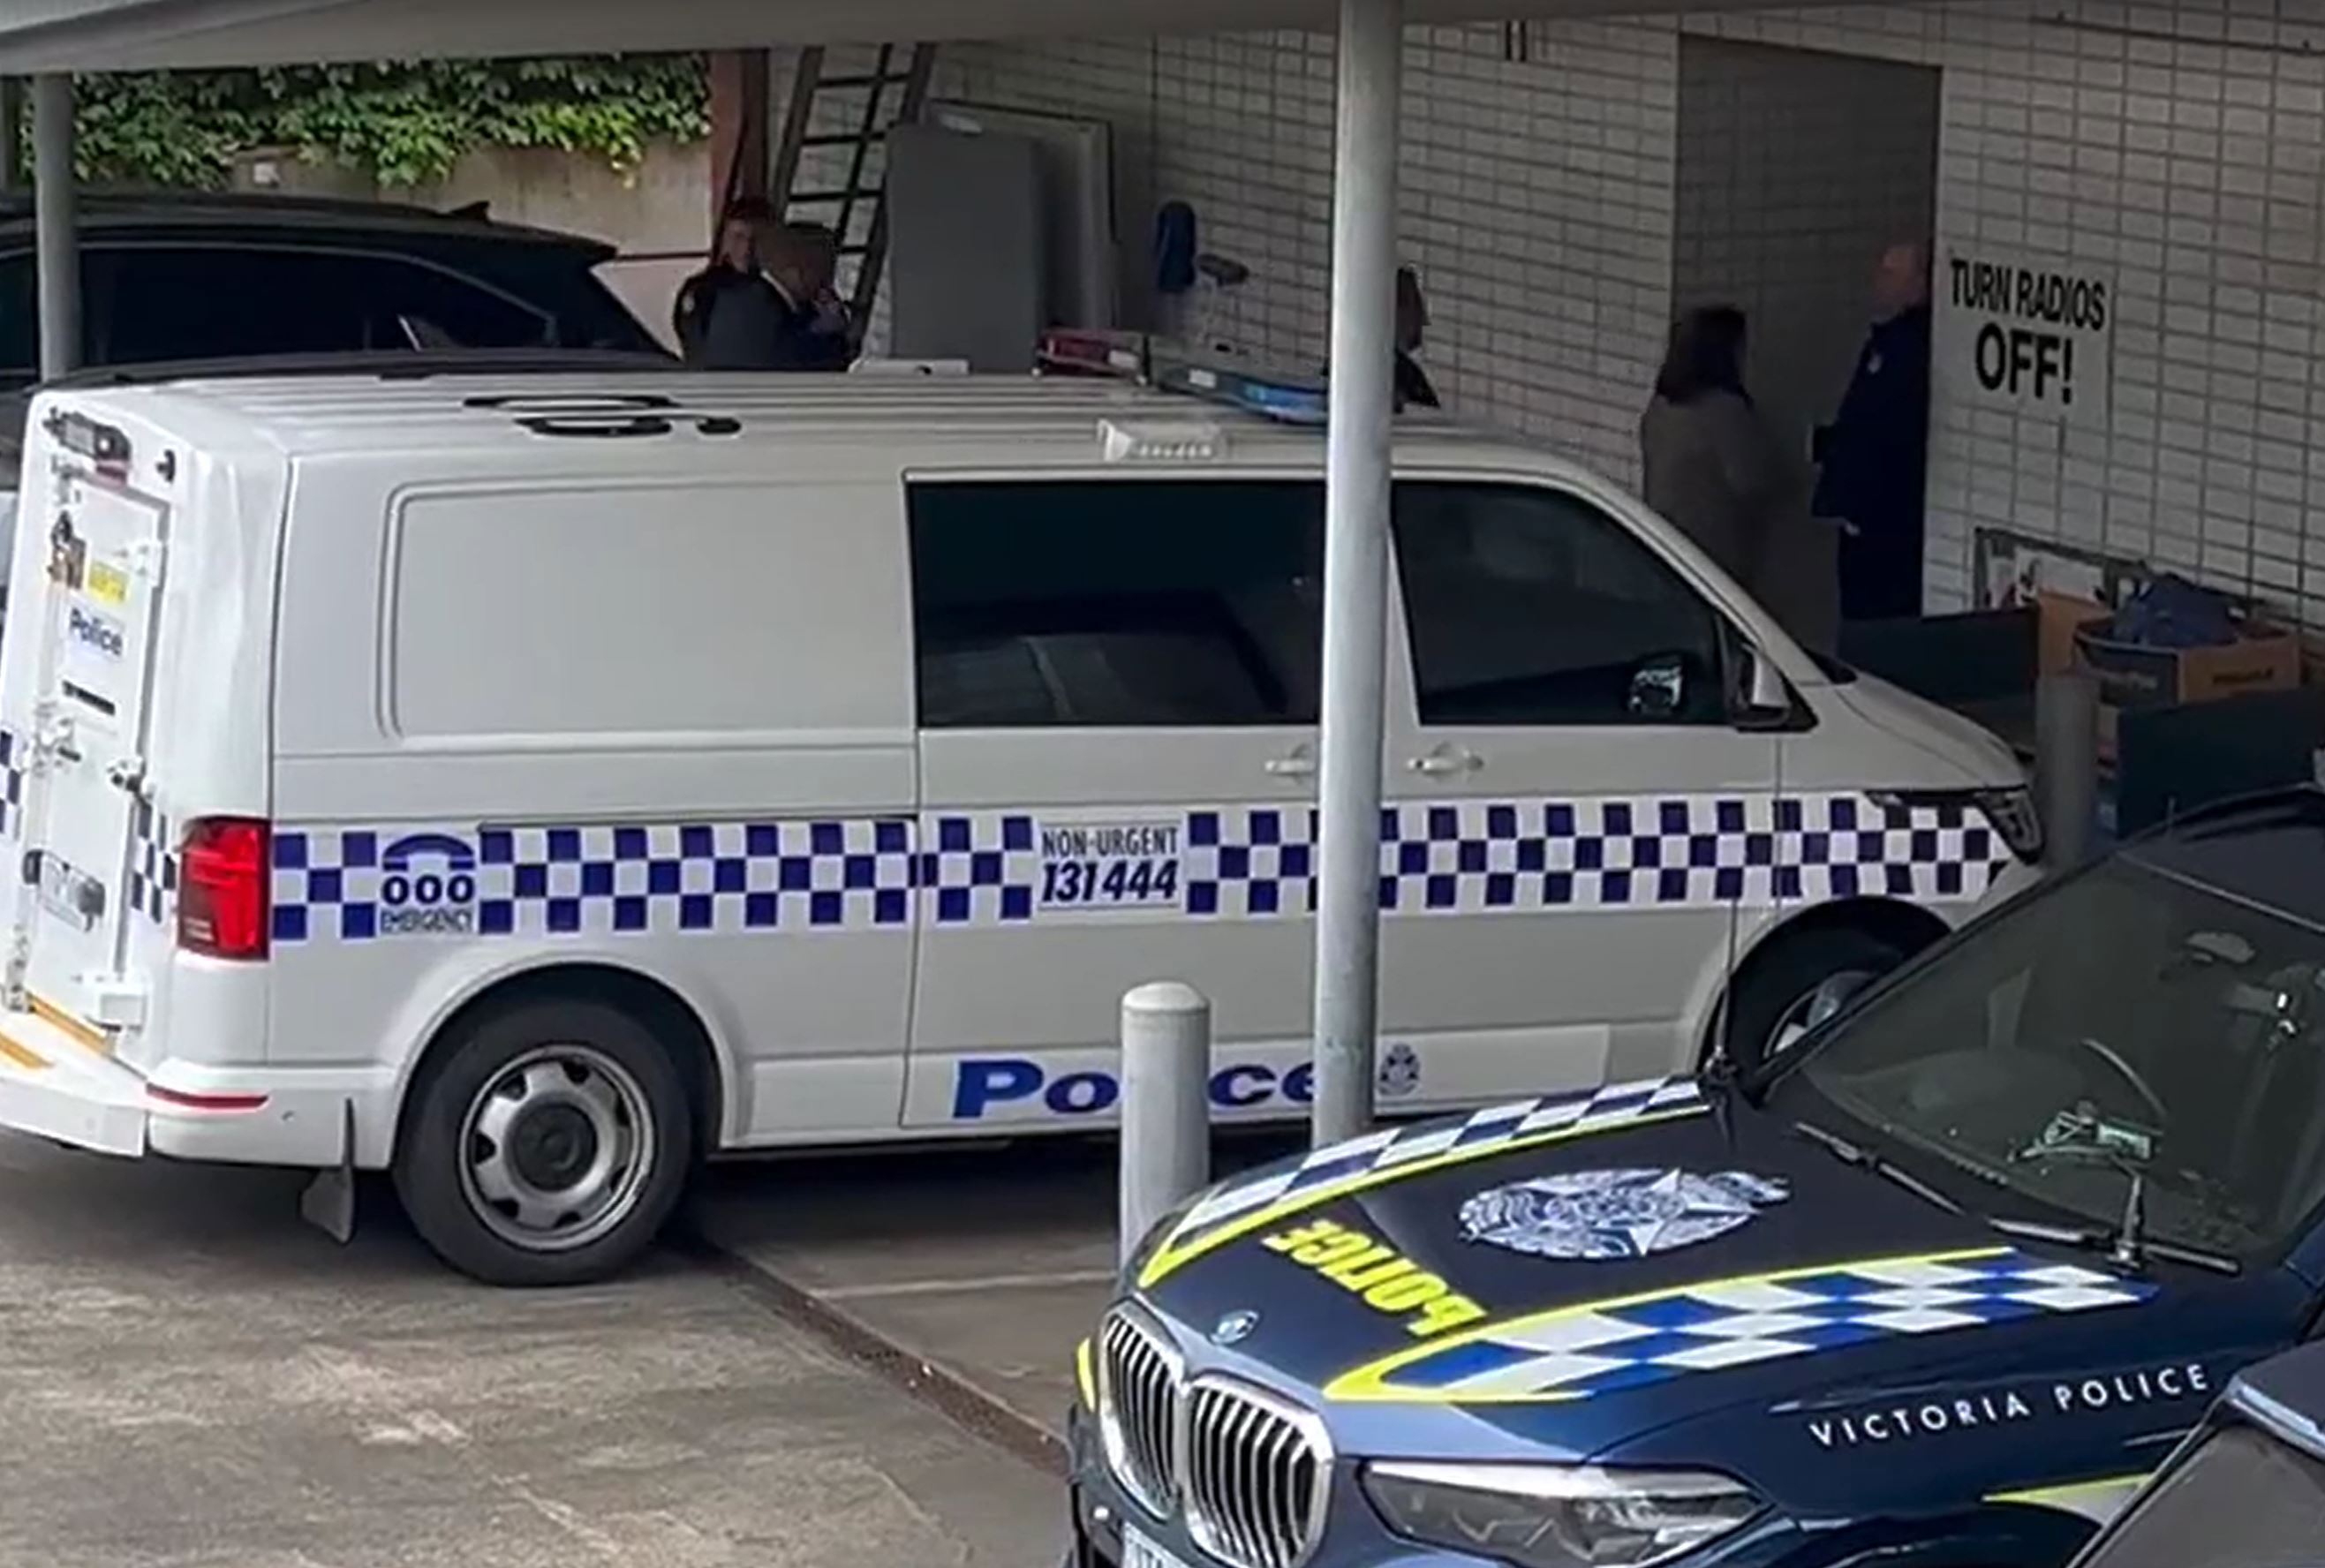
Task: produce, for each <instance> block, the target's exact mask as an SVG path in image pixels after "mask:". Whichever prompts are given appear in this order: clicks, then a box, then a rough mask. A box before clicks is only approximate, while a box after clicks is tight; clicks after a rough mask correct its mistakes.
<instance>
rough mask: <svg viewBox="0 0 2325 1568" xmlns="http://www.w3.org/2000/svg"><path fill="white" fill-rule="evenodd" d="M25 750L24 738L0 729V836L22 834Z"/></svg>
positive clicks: (27, 766)
mask: <svg viewBox="0 0 2325 1568" xmlns="http://www.w3.org/2000/svg"><path fill="white" fill-rule="evenodd" d="M24 753H25V742H24V737H23V736H22V735H20V734H18V733H16V732H15V731H14V730H10V729H0V838H21V837H23V834H24V784H25V779H26V776H27V774H28V773H29V772H30V771H31V769H30V766H29V765H28V762H27V760H26V758H25V755H24Z"/></svg>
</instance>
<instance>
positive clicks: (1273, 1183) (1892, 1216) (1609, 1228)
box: [1135, 1080, 2236, 1458]
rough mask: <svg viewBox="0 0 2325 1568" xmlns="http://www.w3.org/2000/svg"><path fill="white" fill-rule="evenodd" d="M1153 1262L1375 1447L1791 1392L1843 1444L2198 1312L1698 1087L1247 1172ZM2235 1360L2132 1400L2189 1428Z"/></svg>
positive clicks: (1567, 1450) (1361, 1441)
mask: <svg viewBox="0 0 2325 1568" xmlns="http://www.w3.org/2000/svg"><path fill="white" fill-rule="evenodd" d="M2235 1283H2236V1282H2233V1281H2219V1282H2201V1283H2197V1284H2195V1285H2193V1286H2192V1287H2188V1288H2191V1289H2192V1290H2193V1291H2194V1292H2195V1293H2196V1294H2197V1295H2198V1296H2202V1297H2205V1298H2207V1299H2209V1298H2211V1297H2217V1296H2219V1295H2220V1294H2221V1292H2220V1290H2219V1289H2218V1286H2233V1285H2234V1284H2235ZM1135 1284H1136V1294H1137V1295H1138V1296H1140V1297H1141V1298H1143V1299H1144V1301H1145V1302H1146V1303H1147V1304H1149V1305H1152V1306H1153V1308H1154V1309H1155V1310H1157V1311H1158V1312H1160V1313H1161V1314H1163V1315H1165V1316H1166V1317H1168V1318H1169V1319H1171V1320H1172V1321H1173V1322H1175V1324H1177V1325H1179V1326H1178V1333H1179V1337H1180V1338H1181V1341H1182V1342H1187V1343H1190V1344H1192V1345H1193V1346H1194V1347H1195V1353H1194V1356H1193V1357H1192V1358H1191V1359H1192V1360H1196V1361H1198V1362H1200V1364H1203V1365H1208V1366H1213V1367H1217V1368H1218V1369H1220V1370H1228V1371H1234V1370H1244V1371H1246V1372H1248V1373H1249V1374H1251V1375H1253V1376H1255V1377H1257V1378H1262V1379H1265V1380H1268V1381H1270V1382H1273V1383H1274V1384H1276V1385H1277V1386H1278V1387H1281V1388H1287V1389H1289V1390H1291V1391H1293V1392H1296V1393H1298V1394H1300V1395H1301V1396H1302V1397H1306V1398H1308V1399H1310V1400H1311V1401H1312V1402H1314V1403H1317V1404H1318V1405H1320V1407H1324V1408H1325V1409H1326V1410H1327V1411H1328V1413H1329V1415H1330V1416H1332V1418H1333V1421H1334V1424H1335V1425H1336V1427H1338V1429H1340V1430H1341V1431H1343V1432H1344V1433H1348V1434H1374V1435H1370V1436H1359V1438H1358V1440H1357V1443H1355V1446H1356V1447H1357V1448H1359V1449H1363V1450H1365V1451H1369V1452H1384V1451H1386V1452H1396V1451H1399V1450H1402V1451H1404V1452H1412V1450H1413V1443H1414V1442H1416V1441H1419V1440H1421V1439H1422V1434H1424V1433H1425V1432H1430V1431H1433V1432H1435V1433H1437V1434H1440V1435H1441V1434H1445V1433H1449V1432H1459V1433H1463V1434H1468V1435H1467V1436H1466V1437H1464V1438H1463V1439H1462V1440H1461V1442H1460V1443H1456V1444H1454V1446H1456V1447H1459V1446H1464V1445H1466V1446H1469V1447H1471V1448H1473V1449H1480V1450H1483V1451H1487V1452H1490V1451H1492V1450H1493V1449H1494V1448H1495V1447H1496V1443H1497V1441H1498V1442H1499V1443H1500V1445H1501V1446H1502V1447H1504V1448H1505V1449H1507V1448H1508V1447H1509V1445H1510V1444H1512V1443H1515V1444H1517V1445H1519V1447H1521V1448H1522V1449H1523V1450H1524V1451H1525V1452H1528V1453H1536V1454H1539V1455H1541V1456H1543V1457H1553V1456H1566V1457H1576V1458H1579V1457H1586V1456H1594V1455H1605V1454H1607V1453H1612V1452H1615V1451H1617V1450H1619V1449H1621V1448H1623V1447H1624V1446H1625V1445H1626V1444H1633V1443H1637V1442H1638V1441H1639V1440H1640V1439H1641V1438H1643V1437H1644V1435H1645V1434H1650V1433H1653V1432H1656V1431H1659V1430H1663V1429H1666V1428H1680V1427H1683V1426H1684V1425H1686V1424H1688V1423H1690V1422H1691V1421H1693V1420H1696V1419H1698V1418H1701V1417H1705V1416H1710V1415H1712V1414H1713V1413H1716V1412H1723V1411H1730V1410H1733V1409H1735V1408H1737V1407H1749V1408H1751V1409H1753V1410H1755V1411H1757V1412H1759V1413H1761V1414H1763V1415H1764V1416H1765V1413H1767V1412H1769V1411H1771V1410H1780V1409H1781V1410H1792V1411H1796V1412H1799V1413H1801V1422H1799V1423H1795V1424H1796V1425H1802V1436H1803V1440H1804V1441H1807V1442H1811V1443H1814V1442H1817V1441H1818V1440H1817V1439H1816V1437H1815V1433H1814V1431H1811V1429H1810V1428H1809V1427H1808V1426H1807V1425H1803V1424H1804V1423H1805V1422H1807V1421H1808V1420H1810V1419H1811V1418H1813V1419H1814V1420H1815V1421H1817V1422H1818V1423H1820V1425H1819V1426H1818V1427H1817V1428H1816V1430H1819V1431H1825V1432H1826V1434H1827V1441H1825V1442H1824V1443H1822V1446H1825V1447H1827V1448H1829V1449H1832V1450H1836V1451H1838V1450H1839V1449H1841V1448H1845V1447H1852V1448H1853V1447H1857V1446H1864V1445H1865V1443H1864V1440H1865V1438H1866V1434H1865V1433H1864V1431H1863V1430H1862V1429H1861V1425H1848V1426H1843V1425H1839V1423H1840V1422H1842V1421H1843V1420H1845V1419H1848V1412H1849V1411H1850V1410H1851V1409H1852V1408H1854V1406H1853V1405H1852V1403H1851V1402H1852V1400H1860V1399H1861V1400H1871V1401H1881V1400H1887V1399H1889V1398H1890V1397H1891V1396H1892V1395H1893V1394H1894V1390H1895V1389H1896V1388H1900V1387H1907V1386H1912V1387H1934V1386H1937V1385H1939V1384H1942V1383H1944V1382H1945V1381H1946V1380H1947V1379H1949V1378H1951V1377H1955V1376H1956V1375H1957V1374H1958V1372H1959V1369H1962V1368H1975V1369H1978V1375H1979V1376H1987V1375H1989V1374H1991V1375H1995V1376H2005V1375H2009V1374H2012V1373H2014V1372H2015V1371H2016V1370H2042V1369H2049V1370H2055V1369H2059V1368H2095V1367H2099V1366H2106V1365H2113V1364H2117V1363H2123V1364H2129V1362H2131V1361H2135V1360H2137V1359H2138V1357H2139V1355H2141V1354H2143V1353H2144V1347H2146V1346H2147V1345H2148V1344H2149V1342H2151V1341H2155V1342H2157V1343H2158V1344H2160V1343H2161V1340H2158V1339H2157V1336H2158V1335H2159V1334H2162V1335H2163V1338H2165V1339H2176V1338H2180V1337H2183V1336H2181V1335H2180V1334H2179V1333H2178V1329H2177V1328H2173V1329H2172V1330H2171V1331H2170V1332H2168V1333H2167V1332H2165V1330H2163V1328H2160V1327H2159V1325H2160V1324H2183V1325H2184V1320H2185V1318H2186V1314H2185V1312H2184V1311H2183V1310H2181V1307H2183V1306H2184V1305H2185V1304H2184V1303H2181V1304H2177V1305H2175V1304H2173V1303H2171V1302H2170V1301H2168V1300H2167V1297H2168V1296H2170V1295H2171V1292H2170V1291H2168V1290H2167V1288H2166V1287H2165V1285H2164V1284H2163V1283H2162V1282H2161V1281H2160V1280H2159V1279H2158V1278H2156V1277H2146V1276H2142V1275H2138V1274H2133V1273H2128V1272H2124V1271H2120V1270H2117V1269H2115V1268H2112V1267H2110V1266H2108V1265H2107V1263H2106V1262H2105V1260H2104V1259H2098V1258H2096V1257H2094V1256H2091V1255H2089V1254H2079V1253H2070V1252H2064V1251H2057V1250H2047V1249H2042V1248H2037V1247H2034V1246H2031V1245H2029V1244H2027V1243H2024V1242H2019V1241H2012V1240H2011V1239H2009V1238H2006V1237H2004V1236H2002V1235H2000V1234H1998V1233H1996V1231H1992V1230H1990V1229H1989V1228H1987V1226H1986V1225H1985V1224H1984V1223H1983V1222H1981V1221H1980V1220H1978V1219H1977V1218H1976V1217H1974V1216H1970V1215H1966V1214H1959V1213H1951V1212H1949V1211H1948V1210H1947V1209H1946V1208H1944V1207H1941V1206H1940V1205H1939V1204H1933V1203H1931V1202H1930V1201H1928V1200H1926V1199H1924V1198H1922V1197H1920V1196H1917V1195H1916V1194H1913V1193H1911V1192H1908V1191H1906V1190H1904V1188H1902V1187H1900V1186H1897V1185H1894V1184H1892V1183H1890V1182H1887V1181H1885V1180H1884V1179H1882V1178H1881V1177H1880V1176H1877V1175H1876V1174H1873V1173H1871V1172H1868V1171H1866V1170H1863V1169H1859V1168H1856V1167H1851V1166H1849V1165H1847V1164H1845V1163H1843V1162H1842V1161H1841V1160H1839V1159H1837V1158H1834V1157H1833V1156H1832V1155H1831V1154H1830V1153H1829V1152H1827V1151H1826V1150H1824V1149H1822V1148H1819V1147H1818V1146H1817V1145H1815V1144H1813V1143H1811V1142H1809V1141H1808V1140H1806V1139H1802V1138H1801V1137H1799V1136H1798V1135H1797V1134H1795V1133H1794V1132H1793V1131H1792V1130H1791V1128H1790V1127H1789V1125H1788V1124H1787V1123H1785V1122H1783V1121H1779V1120H1777V1119H1775V1118H1774V1117H1772V1116H1769V1115H1767V1114H1765V1113H1762V1112H1759V1111H1753V1110H1750V1109H1748V1108H1746V1107H1743V1106H1740V1105H1739V1106H1735V1107H1733V1108H1719V1109H1718V1110H1715V1106H1714V1103H1713V1101H1712V1100H1711V1099H1709V1098H1707V1096H1706V1095H1705V1093H1703V1092H1702V1091H1700V1089H1698V1087H1697V1086H1696V1085H1695V1084H1692V1083H1690V1082H1687V1081H1683V1080H1679V1081H1659V1082H1656V1083H1653V1084H1644V1085H1637V1084H1635V1085H1623V1086H1618V1087H1616V1088H1614V1089H1609V1090H1602V1091H1600V1092H1598V1093H1596V1094H1593V1095H1588V1096H1579V1097H1570V1098H1565V1099H1553V1100H1542V1101H1531V1102H1522V1103H1520V1104H1517V1105H1513V1106H1505V1107H1496V1108H1495V1109H1493V1110H1489V1111H1481V1112H1478V1113H1477V1115H1475V1116H1471V1117H1469V1118H1467V1119H1465V1120H1460V1121H1447V1122H1440V1123H1432V1124H1428V1125H1424V1126H1416V1127H1409V1128H1404V1129H1400V1130H1392V1131H1390V1132H1386V1133H1382V1134H1376V1135H1374V1136H1373V1137H1371V1138H1368V1139H1358V1140H1357V1141H1356V1142H1355V1143H1352V1144H1347V1145H1342V1146H1339V1147H1338V1148H1333V1149H1329V1150H1324V1151H1320V1152H1319V1153H1317V1154H1313V1155H1310V1156H1307V1157H1305V1158H1302V1159H1299V1160H1294V1161H1288V1162H1285V1163H1284V1164H1283V1165H1280V1166H1276V1167H1270V1168H1268V1169H1266V1170H1264V1171H1260V1172H1256V1173H1254V1174H1253V1175H1251V1176H1246V1177H1244V1178H1240V1179H1239V1180H1237V1181H1234V1182H1230V1183H1228V1184H1227V1185H1225V1186H1223V1187H1221V1188H1219V1189H1217V1190H1216V1191H1215V1192H1213V1193H1212V1194H1208V1195H1207V1196H1206V1197H1205V1198H1204V1199H1203V1200H1201V1201H1200V1202H1199V1203H1198V1204H1197V1205H1196V1206H1195V1207H1193V1208H1192V1209H1190V1211H1189V1213H1187V1215H1186V1216H1185V1217H1184V1218H1183V1219H1182V1220H1181V1221H1180V1222H1178V1223H1177V1225H1176V1226H1175V1227H1174V1228H1173V1229H1172V1231H1169V1232H1168V1233H1167V1234H1166V1235H1165V1237H1164V1238H1163V1240H1162V1241H1161V1242H1160V1244H1158V1245H1156V1246H1154V1247H1153V1248H1151V1249H1150V1250H1149V1251H1148V1253H1147V1254H1146V1255H1145V1256H1144V1258H1143V1259H1142V1260H1141V1263H1140V1268H1139V1270H1138V1274H1137V1278H1136V1281H1135ZM2174 1288H2175V1289H2176V1288H2181V1287H2174ZM2159 1307H2168V1308H2170V1309H2171V1310H2166V1311H2164V1312H2163V1313H2161V1314H2158V1311H2157V1309H2158V1308H2159ZM2190 1332H2191V1333H2196V1335H2197V1337H2198V1338H2206V1337H2208V1336H2207V1335H2205V1334H2203V1333H2199V1332H2198V1331H2195V1330H2192V1329H2191V1331H2190ZM2165 1360H2169V1357H2168V1356H2167V1357H2166V1358H2165ZM2228 1370H2232V1366H2223V1367H2221V1368H2220V1369H2219V1370H2218V1372H2217V1373H2211V1372H2207V1373H2205V1374H2201V1375H2200V1376H2198V1377H2197V1378H2196V1379H2193V1380H2192V1381H2191V1379H2189V1378H2187V1377H2186V1376H2184V1375H2177V1374H2167V1375H2166V1376H2165V1377H2164V1378H2163V1382H2162V1383H2161V1384H2158V1383H2156V1382H2154V1380H2153V1379H2150V1380H2149V1382H2148V1383H2146V1384H2145V1385H2144V1388H2145V1390H2146V1392H2145V1394H2144V1395H2141V1396H2138V1397H2136V1398H2135V1399H2134V1400H2133V1402H2135V1403H2138V1402H2146V1403H2154V1404H2158V1405H2170V1404H2174V1403H2177V1402H2183V1401H2184V1400H2186V1399H2189V1398H2192V1399H2193V1404H2192V1406H2191V1408H2190V1409H2189V1410H2187V1411H2185V1412H2181V1413H2180V1416H2179V1417H2178V1418H2180V1419H2181V1420H2182V1421H2183V1424H2184V1419H2191V1418H2192V1416H2194V1414H2195V1413H2197V1412H2199V1411H2200V1409H2201V1407H2202V1397H2201V1396H2202V1393H2203V1391H2204V1387H2206V1386H2209V1387H2211V1388H2217V1387H2218V1383H2219V1382H2221V1381H2224V1380H2225V1378H2226V1375H2227V1372H2228ZM2008 1393H2009V1391H2008V1390H2007V1389H2005V1390H2003V1394H2004V1398H2003V1403H2002V1404H2001V1405H2000V1406H1997V1407H1996V1416H1997V1419H1999V1420H2002V1421H2007V1420H2009V1419H2011V1418H2012V1412H2011V1408H2010V1401H2009V1397H2008ZM2018 1397H2020V1398H2022V1399H2023V1398H2025V1397H2027V1396H2026V1395H2025V1394H2024V1393H2021V1394H2020V1395H2019V1396H2018ZM1884 1408H1887V1406H1884ZM1971 1410H1972V1419H1975V1418H1977V1416H1979V1415H1981V1414H1982V1407H1980V1406H1978V1404H1977V1403H1976V1401H1975V1399H1973V1401H1972V1405H1971ZM1949 1413H1951V1412H1950V1409H1949ZM1447 1415H1452V1416H1458V1417H1459V1420H1458V1421H1456V1422H1453V1423H1450V1424H1449V1423H1447V1422H1445V1421H1442V1420H1440V1419H1437V1417H1441V1416H1447ZM1873 1425H1874V1428H1875V1430H1876V1431H1883V1430H1885V1428H1886V1426H1887V1422H1886V1420H1885V1418H1883V1417H1880V1416H1876V1418H1875V1420H1874V1423H1873ZM1390 1432H1394V1433H1396V1434H1398V1440H1397V1442H1396V1443H1393V1444H1392V1443H1387V1442H1385V1440H1383V1439H1381V1438H1380V1437H1379V1436H1378V1434H1385V1433H1390ZM1470 1438H1475V1439H1476V1440H1477V1441H1476V1442H1474V1443H1471V1442H1469V1439H1470ZM1428 1445H1430V1446H1436V1445H1438V1443H1437V1441H1436V1440H1434V1439H1431V1440H1430V1441H1429V1443H1428Z"/></svg>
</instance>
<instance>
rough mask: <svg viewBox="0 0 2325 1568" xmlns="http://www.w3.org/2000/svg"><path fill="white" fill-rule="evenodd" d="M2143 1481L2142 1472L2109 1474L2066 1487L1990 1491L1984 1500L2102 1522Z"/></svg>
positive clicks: (2114, 1514)
mask: <svg viewBox="0 0 2325 1568" xmlns="http://www.w3.org/2000/svg"><path fill="white" fill-rule="evenodd" d="M2146 1484H2147V1477H2145V1476H2144V1475H2111V1476H2108V1477H2107V1479H2106V1480H2081V1481H2076V1482H2073V1483H2072V1484H2071V1485H2068V1486H2044V1487H2035V1488H2033V1490H2028V1491H2021V1492H1993V1493H1989V1494H1988V1495H1987V1499H1986V1500H1987V1502H1990V1503H2023V1504H2024V1505H2026V1506H2027V1507H2029V1508H2052V1509H2055V1510H2056V1511H2058V1512H2060V1513H2066V1514H2076V1515H2079V1516H2080V1517H2083V1518H2086V1519H2089V1520H2090V1521H2091V1522H2092V1523H2094V1524H2099V1525H2104V1524H2106V1523H2107V1521H2108V1520H2109V1519H2112V1518H2114V1517H2116V1515H2117V1514H2119V1513H2121V1512H2122V1511H2123V1506H2124V1504H2126V1503H2127V1502H2129V1501H2130V1500H2131V1495H2132V1493H2134V1492H2135V1491H2137V1490H2139V1489H2140V1488H2141V1487H2143V1486H2144V1485H2146Z"/></svg>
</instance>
